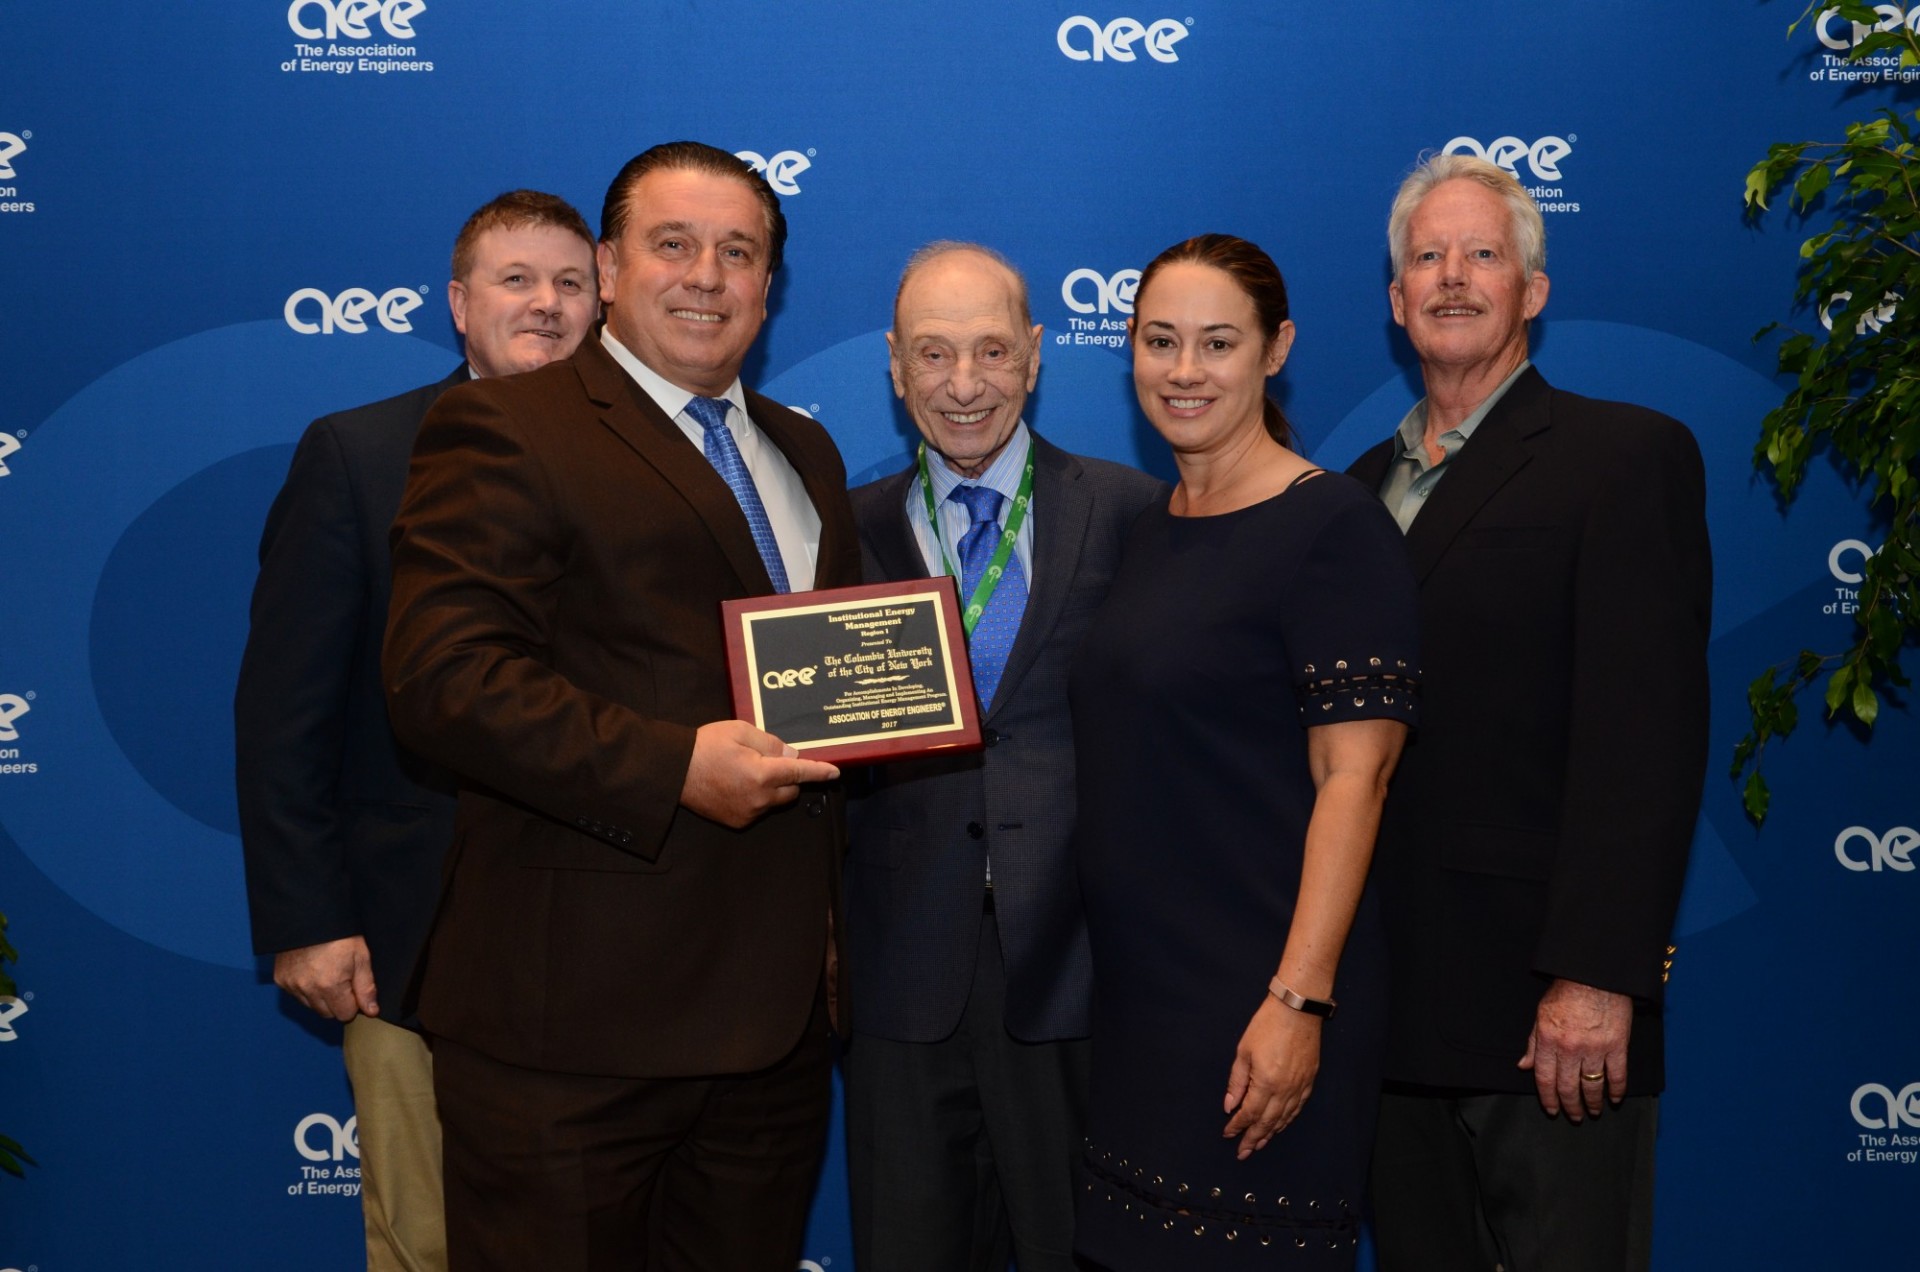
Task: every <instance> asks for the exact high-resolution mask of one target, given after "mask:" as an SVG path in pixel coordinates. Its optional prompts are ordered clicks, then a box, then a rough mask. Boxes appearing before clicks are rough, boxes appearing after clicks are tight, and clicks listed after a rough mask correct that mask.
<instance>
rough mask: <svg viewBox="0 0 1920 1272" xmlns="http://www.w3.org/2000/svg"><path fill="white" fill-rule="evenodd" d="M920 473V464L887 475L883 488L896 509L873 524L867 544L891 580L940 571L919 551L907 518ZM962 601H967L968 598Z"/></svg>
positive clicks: (911, 577) (891, 504) (892, 506)
mask: <svg viewBox="0 0 1920 1272" xmlns="http://www.w3.org/2000/svg"><path fill="white" fill-rule="evenodd" d="M918 474H919V469H918V467H916V466H910V467H908V468H906V469H904V470H903V471H901V472H899V473H896V474H895V475H894V476H892V477H889V478H887V479H886V484H885V485H883V486H882V487H881V488H880V489H881V491H882V494H881V498H883V499H884V500H885V501H886V504H885V506H886V507H888V508H890V509H893V510H894V513H895V515H892V516H889V517H887V518H885V519H884V520H883V521H882V522H881V523H880V524H879V525H877V526H875V527H873V533H872V534H871V535H870V536H869V537H868V539H867V546H868V547H869V548H871V549H873V558H874V560H875V561H876V562H877V563H878V564H879V566H880V572H881V575H882V577H884V578H886V579H887V580H889V581H895V580H899V579H919V578H932V577H934V576H936V575H938V574H939V573H940V572H941V571H940V569H939V567H938V566H929V565H928V564H927V558H926V555H925V554H924V553H922V552H921V551H920V541H919V540H918V539H916V538H914V536H913V523H912V522H910V521H909V520H908V519H907V497H908V496H909V495H914V489H913V488H914V484H915V482H916V481H917V480H918ZM914 497H915V498H918V496H917V495H914ZM961 603H962V604H963V605H964V604H965V603H966V602H965V598H962V600H961Z"/></svg>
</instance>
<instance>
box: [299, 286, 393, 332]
mask: <svg viewBox="0 0 1920 1272" xmlns="http://www.w3.org/2000/svg"><path fill="white" fill-rule="evenodd" d="M426 294H427V289H426V288H425V287H422V288H421V289H420V290H419V291H417V292H416V291H414V290H413V289H412V288H409V287H396V288H394V289H393V290H392V291H389V292H386V293H384V294H383V295H379V296H376V295H374V294H373V293H372V292H370V291H368V290H367V289H366V288H364V287H349V288H347V289H346V290H345V291H343V292H341V293H340V294H339V295H338V296H329V295H327V293H325V292H323V291H321V290H320V289H319V288H318V287H302V288H301V289H300V290H299V291H297V292H295V293H293V295H291V296H289V297H287V303H286V307H285V308H284V309H283V310H282V311H281V312H282V313H283V314H284V315H285V316H286V320H287V326H289V327H292V328H293V329H294V330H295V331H297V332H299V333H300V334H301V335H303V336H311V335H315V334H318V335H332V334H333V333H334V332H335V331H345V332H349V333H351V334H353V335H356V336H357V335H359V334H361V333H362V332H364V331H365V330H366V329H367V311H368V310H372V311H373V313H374V316H375V317H376V318H378V319H379V320H380V325H381V326H382V327H385V328H386V329H387V330H388V331H392V332H397V333H400V334H405V333H406V332H409V331H412V330H413V324H412V323H411V322H409V321H408V320H407V315H408V314H410V313H412V312H413V311H414V310H416V309H418V308H420V304H421V301H422V300H423V298H424V297H425V296H426Z"/></svg>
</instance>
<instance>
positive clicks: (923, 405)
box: [887, 250, 1040, 477]
mask: <svg viewBox="0 0 1920 1272" xmlns="http://www.w3.org/2000/svg"><path fill="white" fill-rule="evenodd" d="M1020 308H1021V307H1020V294H1019V283H1018V281H1017V280H1016V279H1015V278H1014V277H1013V275H1012V274H1011V273H1009V272H1008V270H1007V269H1006V267H1005V266H1003V265H1001V264H1000V263H999V262H998V261H995V260H993V259H992V258H991V257H988V256H984V255H982V254H981V253H979V252H970V251H966V250H956V251H952V252H946V253H943V254H942V255H939V256H936V257H934V258H933V259H932V260H929V261H927V262H925V263H924V264H922V265H920V266H919V267H918V268H917V269H915V270H914V271H913V273H912V274H910V275H909V276H908V278H907V282H906V286H904V287H903V288H902V289H901V291H900V298H899V300H898V302H897V303H896V304H895V306H894V320H893V330H892V331H890V332H888V333H887V348H888V350H889V351H890V354H891V358H890V363H891V367H892V371H893V391H894V392H895V393H897V394H899V395H900V397H901V398H902V400H904V401H905V402H906V404H907V414H909V415H911V416H912V417H913V423H914V426H915V427H916V428H918V429H919V430H920V436H921V437H923V438H925V439H926V442H927V447H928V449H929V450H932V451H934V452H936V453H937V454H938V455H939V456H940V457H941V458H942V459H944V460H945V461H946V464H947V467H948V468H951V469H952V470H953V471H954V472H956V473H959V474H960V475H961V476H963V477H978V476H979V475H980V474H981V473H983V472H985V471H986V470H987V467H988V465H990V464H992V463H993V461H994V459H995V458H997V457H998V456H999V454H1000V452H1001V451H1003V450H1005V449H1006V446H1007V442H1008V441H1009V440H1010V439H1011V438H1012V437H1013V430H1014V428H1015V427H1016V426H1017V425H1018V424H1019V423H1020V413H1021V411H1023V410H1024V409H1025V408H1026V404H1027V394H1028V393H1030V392H1032V391H1033V385H1034V381H1035V380H1037V379H1038V378H1039V375H1040V328H1039V326H1038V325H1035V326H1032V327H1028V326H1027V325H1026V324H1025V323H1024V322H1023V321H1022V315H1021V312H1020Z"/></svg>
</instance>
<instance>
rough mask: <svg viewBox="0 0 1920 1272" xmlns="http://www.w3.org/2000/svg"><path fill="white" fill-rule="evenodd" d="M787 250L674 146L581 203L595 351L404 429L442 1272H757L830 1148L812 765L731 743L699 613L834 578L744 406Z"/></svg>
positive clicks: (750, 738) (836, 842) (821, 479)
mask: <svg viewBox="0 0 1920 1272" xmlns="http://www.w3.org/2000/svg"><path fill="white" fill-rule="evenodd" d="M785 238H786V221H785V218H784V216H783V215H782V214H781V211H780V205H779V200H778V199H777V198H776V197H775V196H774V194H773V191H772V190H771V189H769V188H768V186H767V184H766V182H765V181H764V180H763V179H762V178H760V177H759V176H758V175H757V174H755V173H754V172H753V170H752V169H751V168H749V167H748V166H747V165H746V164H744V163H742V162H741V161H740V160H738V159H735V158H734V157H733V156H732V155H730V154H728V153H726V152H725V151H722V150H716V149H714V148H713V147H710V146H704V145H700V144H698V143H694V142H676V143H671V144H668V145H663V146H656V147H654V148H653V149H651V150H649V151H647V152H646V153H644V154H642V155H639V156H637V157H636V158H635V159H633V160H632V161H631V162H629V163H628V164H627V165H626V167H625V168H623V169H622V170H621V172H620V173H619V175H618V176H616V177H615V178H614V181H613V183H612V185H611V187H610V188H609V189H608V191H607V200H606V207H605V211H604V213H603V220H602V224H601V243H600V248H599V266H600V295H601V299H602V300H603V301H604V302H605V303H606V304H607V306H608V317H607V322H606V325H605V327H604V329H603V330H602V331H600V332H599V333H598V334H597V335H596V336H594V337H591V338H589V339H588V340H587V341H586V342H585V343H584V344H583V345H582V346H581V347H580V350H579V352H578V353H576V354H575V355H574V357H573V358H572V359H571V360H569V361H566V362H558V363H554V364H552V365H549V366H547V367H543V368H541V369H540V370H538V371H535V372H533V373H531V374H528V375H522V376H512V377H508V378H506V379H504V380H483V381H479V382H476V383H474V384H471V385H462V386H459V387H457V388H455V389H452V390H450V391H449V392H448V393H447V394H446V396H445V397H443V398H442V399H441V400H440V402H439V403H438V404H437V405H436V406H435V407H434V409H433V410H432V411H431V412H429V414H428V416H427V420H426V422H425V424H423V425H422V427H421V431H420V439H419V442H418V443H417V445H416V447H415V450H414V458H413V468H412V472H411V474H410V476H409V478H408V483H407V491H406V496H405V499H404V502H403V504H402V507H401V511H400V515H399V518H398V519H397V520H396V522H395V524H394V586H393V612H392V618H391V621H390V623H389V626H388V635H387V645H386V658H385V670H386V681H387V692H388V702H389V706H390V708H391V710H392V713H393V720H394V727H395V730H396V732H397V733H398V734H399V736H400V738H401V740H402V741H403V742H405V743H407V744H408V745H410V746H412V747H414V748H415V749H416V750H418V751H419V752H420V753H421V754H423V755H425V756H427V757H428V758H430V759H432V760H434V761H435V762H437V763H440V764H442V765H444V766H445V767H446V768H448V769H450V770H451V771H453V772H454V773H455V774H457V775H458V777H459V779H460V784H461V790H460V806H459V813H458V816H457V819H456V823H455V832H454V845H453V849H452V851H451V852H450V853H449V855H448V862H447V873H446V881H445V887H444V890H443V893H442V896H441V901H440V909H439V913H438V916H437V918H436V920H435V923H434V927H433V931H432V935H431V937H430V939H429V943H428V949H427V953H426V955H425V957H424V959H423V962H422V967H421V971H420V974H419V979H418V983H419V1010H420V1018H421V1021H422V1023H423V1024H424V1026H425V1028H426V1030H427V1032H428V1034H429V1035H430V1036H431V1037H432V1039H433V1044H434V1088H435V1094H436V1096H437V1097H438V1099H439V1103H440V1114H441V1123H442V1126H443V1128H444V1132H445V1146H446V1195H447V1228H448V1249H449V1254H450V1262H451V1266H452V1267H453V1268H454V1269H456V1272H465V1270H468V1269H502V1270H506V1269H513V1270H516V1272H518V1270H523V1269H527V1268H542V1269H600V1268H609V1269H611V1268H621V1269H628V1268H636V1267H647V1268H651V1269H668V1270H671V1269H716V1268H729V1269H732V1268H738V1269H760V1268H766V1269H775V1268H791V1267H792V1266H793V1265H794V1263H795V1262H796V1260H797V1259H798V1257H799V1246H800V1241H801V1236H802V1233H803V1230H804V1226H805V1219H806V1209H807V1204H808V1199H809V1197H810V1195H811V1192H812V1188H813V1183H814V1179H815V1176H816V1174H817V1171H818V1165H819V1157H820V1153H821V1149H822V1146H823V1144H824V1139H825V1130H826V1120H827V1115H828V1105H829V1099H830V1089H831V1088H830V1064H831V1060H830V1054H829V1037H828V1027H827V1018H826V1017H827V1013H826V996H825V993H824V985H823V971H824V969H825V964H826V955H827V947H828V939H829V913H830V910H831V908H832V907H833V906H834V905H835V904H836V903H837V900H838V894H839V870H840V854H841V851H842V847H843V831H842V821H843V817H842V807H841V804H840V801H839V798H838V794H837V791H835V792H829V791H828V790H826V789H824V788H822V787H821V786H820V785H818V784H819V783H823V782H827V781H830V780H831V779H833V778H835V777H837V776H838V772H837V770H836V769H834V768H833V767H832V766H831V765H828V764H824V763H821V762H819V761H815V760H805V759H801V758H798V756H797V755H796V753H795V752H794V751H793V749H792V748H790V747H787V746H785V745H784V744H783V743H782V742H781V741H780V740H779V739H778V738H775V737H772V736H770V735H769V734H766V733H763V732H761V731H760V730H758V729H755V728H753V727H752V726H751V725H748V724H746V723H745V722H743V721H740V720H736V719H733V718H731V717H732V710H731V698H730V692H729V678H728V674H727V664H726V656H725V645H724V640H723V635H722V628H721V622H720V604H721V602H722V601H725V600H729V599H735V598H741V597H749V596H756V595H762V594H766V593H771V592H775V591H784V590H788V589H791V590H794V591H801V590H805V589H808V588H812V587H835V586H842V585H847V584H852V583H855V582H858V581H859V547H858V542H857V538H856V534H855V530H854V526H853V517H852V513H851V510H850V509H849V507H848V505H847V499H846V493H845V485H846V474H845V470H844V467H843V466H842V464H841V460H840V456H839V453H838V451H836V450H835V448H834V445H833V442H832V440H831V439H830V438H829V437H828V436H827V434H826V432H825V431H824V430H823V429H821V428H820V426H819V425H817V424H815V423H814V422H813V421H812V420H810V419H808V418H807V417H805V416H803V415H800V414H798V413H796V412H793V411H789V410H787V409H785V408H783V407H781V406H779V405H777V404H776V403H774V402H772V401H770V400H768V399H767V398H764V397H762V396H760V395H759V394H757V393H753V392H751V391H749V390H747V389H745V388H744V387H743V386H742V385H741V384H740V380H739V372H740V366H741V363H742V361H743V360H744V358H745V357H746V354H747V351H748V349H749V347H750V346H751V345H752V343H753V341H754V338H755V337H756V336H757V334H758V333H759V331H760V327H761V324H762V322H763V321H764V320H765V317H766V298H767V291H768V287H769V284H770V282H771V279H772V276H773V273H774V271H775V270H777V269H778V268H779V265H780V257H781V251H782V247H783V244H784V242H785Z"/></svg>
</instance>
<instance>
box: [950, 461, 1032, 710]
mask: <svg viewBox="0 0 1920 1272" xmlns="http://www.w3.org/2000/svg"><path fill="white" fill-rule="evenodd" d="M947 498H948V499H951V500H952V501H953V502H954V503H957V504H959V505H960V506H961V507H963V508H965V509H966V510H967V515H968V516H969V517H971V518H972V524H971V525H970V526H969V527H968V529H967V533H966V535H965V536H964V537H963V538H962V539H961V540H960V600H961V604H963V605H964V604H966V603H967V602H968V601H970V600H971V599H972V597H973V592H974V589H975V588H977V587H979V586H980V580H981V578H982V577H986V576H991V574H992V571H991V569H990V565H989V563H990V562H991V561H992V560H993V557H994V554H995V553H996V552H997V551H998V550H999V547H1000V505H1001V504H1003V503H1005V502H1006V496H1004V495H1002V494H1001V493H1000V492H999V491H997V490H995V489H993V488H992V487H990V486H955V487H954V488H953V490H952V491H951V492H950V493H949V494H948V495H947ZM998 579H999V581H998V583H997V585H996V586H995V587H994V589H993V594H992V595H991V596H989V597H988V598H987V603H986V607H985V608H984V609H983V610H982V611H981V613H980V618H979V620H978V621H977V622H976V623H975V624H974V627H973V635H972V636H971V637H969V638H968V641H967V652H968V655H969V659H970V661H971V662H972V663H973V687H974V689H975V690H976V691H977V692H978V693H979V695H980V705H981V706H983V707H988V706H991V705H992V704H993V695H994V692H995V690H997V689H999V687H1000V676H1001V674H1002V673H1003V672H1005V671H1006V669H1007V655H1008V654H1009V653H1011V652H1012V651H1013V640H1014V637H1016V636H1018V635H1019V634H1020V616H1021V615H1022V614H1023V613H1025V612H1026V608H1027V575H1026V571H1025V570H1023V569H1021V568H1020V554H1019V553H1018V552H1009V553H1008V554H1007V564H1006V567H1005V569H1004V570H1003V571H1002V572H1001V573H1000V574H999V575H998Z"/></svg>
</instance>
